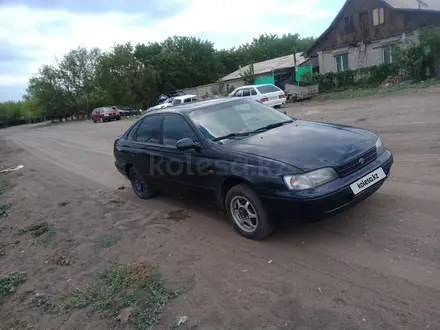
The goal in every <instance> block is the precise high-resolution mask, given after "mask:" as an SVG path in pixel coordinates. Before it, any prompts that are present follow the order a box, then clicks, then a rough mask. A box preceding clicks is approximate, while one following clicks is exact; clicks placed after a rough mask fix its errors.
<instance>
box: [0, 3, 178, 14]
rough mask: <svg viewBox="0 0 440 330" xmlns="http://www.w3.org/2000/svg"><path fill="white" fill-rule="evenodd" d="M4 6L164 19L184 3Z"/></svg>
mask: <svg viewBox="0 0 440 330" xmlns="http://www.w3.org/2000/svg"><path fill="white" fill-rule="evenodd" d="M2 3H3V4H4V5H5V6H15V7H17V6H25V7H27V8H30V9H37V10H38V9H45V10H59V9H61V10H66V11H68V12H72V13H106V12H119V13H140V12H142V13H143V15H144V16H149V17H154V18H164V17H168V16H170V15H174V14H175V13H176V11H180V10H182V9H183V6H184V3H180V2H176V3H174V2H173V1H172V0H171V1H161V0H130V1H127V0H111V1H109V0H3V2H2Z"/></svg>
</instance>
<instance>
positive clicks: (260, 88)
mask: <svg viewBox="0 0 440 330" xmlns="http://www.w3.org/2000/svg"><path fill="white" fill-rule="evenodd" d="M257 89H258V91H259V92H260V93H261V94H267V93H273V92H281V90H280V89H279V88H278V87H277V86H275V85H262V86H258V87H257Z"/></svg>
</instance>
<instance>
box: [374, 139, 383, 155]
mask: <svg viewBox="0 0 440 330" xmlns="http://www.w3.org/2000/svg"><path fill="white" fill-rule="evenodd" d="M384 152H385V146H384V145H383V142H382V140H381V139H380V138H377V141H376V153H377V155H378V156H379V155H381V154H383V153H384Z"/></svg>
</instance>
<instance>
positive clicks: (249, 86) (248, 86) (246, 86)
mask: <svg viewBox="0 0 440 330" xmlns="http://www.w3.org/2000/svg"><path fill="white" fill-rule="evenodd" d="M269 85H270V86H275V85H274V84H260V85H245V86H240V87H237V88H236V89H241V88H251V87H261V86H269Z"/></svg>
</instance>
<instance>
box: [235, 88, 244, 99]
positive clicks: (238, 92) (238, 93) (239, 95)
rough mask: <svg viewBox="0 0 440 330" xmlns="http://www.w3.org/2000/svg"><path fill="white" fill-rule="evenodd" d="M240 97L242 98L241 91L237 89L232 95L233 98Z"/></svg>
mask: <svg viewBox="0 0 440 330" xmlns="http://www.w3.org/2000/svg"><path fill="white" fill-rule="evenodd" d="M242 96H243V90H242V89H239V90H238V91H236V92H235V94H234V97H242Z"/></svg>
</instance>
